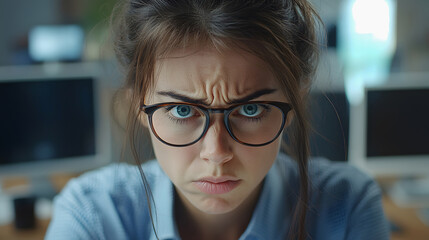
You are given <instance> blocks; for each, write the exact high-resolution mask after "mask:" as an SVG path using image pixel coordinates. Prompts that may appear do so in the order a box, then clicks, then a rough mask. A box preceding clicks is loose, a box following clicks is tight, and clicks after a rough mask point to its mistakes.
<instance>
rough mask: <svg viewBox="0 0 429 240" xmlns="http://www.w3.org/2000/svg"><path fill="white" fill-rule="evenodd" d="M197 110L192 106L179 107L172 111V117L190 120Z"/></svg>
mask: <svg viewBox="0 0 429 240" xmlns="http://www.w3.org/2000/svg"><path fill="white" fill-rule="evenodd" d="M194 112H195V110H194V109H193V108H192V107H191V106H186V105H178V106H175V107H173V108H172V109H171V115H173V116H174V117H176V118H189V117H191V116H193V115H194Z"/></svg>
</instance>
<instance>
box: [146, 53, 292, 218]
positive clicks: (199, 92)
mask: <svg viewBox="0 0 429 240" xmlns="http://www.w3.org/2000/svg"><path fill="white" fill-rule="evenodd" d="M156 73H157V77H156V79H157V80H156V83H155V86H154V91H153V92H152V93H151V97H150V99H146V100H145V104H147V105H150V104H156V103H163V102H184V101H185V100H186V99H192V100H198V101H203V102H204V103H205V104H207V105H208V107H228V106H229V104H228V103H230V102H233V101H234V100H237V99H242V98H245V97H248V96H250V95H252V94H254V93H255V92H258V91H260V90H272V91H265V93H264V94H262V95H261V94H257V95H256V96H255V95H253V96H254V97H255V98H253V99H251V101H282V102H285V101H286V99H285V97H284V96H283V94H282V91H281V90H280V87H279V85H278V83H277V82H276V80H275V78H274V76H273V74H272V73H271V71H270V70H269V68H268V66H267V65H266V64H265V63H264V62H263V61H262V60H260V59H259V58H257V57H255V56H253V55H251V54H249V53H247V52H244V51H224V52H222V53H220V52H218V51H217V50H215V49H213V48H203V49H186V50H181V51H176V52H172V53H171V54H170V55H168V56H167V57H166V58H163V59H161V60H158V63H157V67H156ZM145 117H146V116H145ZM211 119H212V120H211V123H210V126H209V129H208V131H207V133H206V134H205V135H204V137H203V138H202V139H200V141H198V142H197V143H195V144H193V145H190V146H186V147H172V146H168V145H165V144H163V143H162V142H160V141H159V140H158V139H157V138H156V137H155V136H154V134H153V133H152V132H151V138H152V143H153V147H154V151H155V155H156V157H157V159H158V162H159V164H160V165H161V167H162V169H163V170H164V171H165V173H166V174H167V175H168V176H169V178H170V179H171V181H172V182H173V184H174V186H175V187H176V191H177V193H178V195H179V197H180V198H181V200H182V202H183V203H184V205H185V206H186V207H187V208H190V209H193V210H199V211H201V212H204V213H208V214H223V213H229V212H232V211H233V210H235V209H237V208H238V207H239V206H241V205H244V204H245V203H246V202H247V203H250V202H253V203H254V202H255V201H256V199H257V198H258V194H259V190H260V186H261V183H262V180H263V178H264V177H265V175H266V174H267V172H268V170H269V169H270V168H271V166H272V164H273V162H274V160H275V158H276V156H277V153H278V151H279V148H280V142H281V138H277V139H276V140H275V141H274V142H272V143H270V144H268V145H265V146H262V147H250V146H245V145H242V144H240V143H238V142H236V141H235V140H233V139H232V138H231V136H230V135H229V134H228V132H227V130H226V127H225V125H224V123H223V114H221V113H214V114H212V117H211ZM143 121H144V122H146V120H143Z"/></svg>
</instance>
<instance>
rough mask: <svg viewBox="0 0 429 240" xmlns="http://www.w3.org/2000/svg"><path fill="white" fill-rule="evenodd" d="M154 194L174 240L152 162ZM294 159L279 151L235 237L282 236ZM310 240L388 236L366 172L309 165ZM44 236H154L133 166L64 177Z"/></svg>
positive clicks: (159, 174)
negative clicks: (65, 180)
mask: <svg viewBox="0 0 429 240" xmlns="http://www.w3.org/2000/svg"><path fill="white" fill-rule="evenodd" d="M143 169H144V172H145V175H146V178H147V180H148V183H149V185H150V189H151V191H152V194H153V198H154V201H155V206H154V209H155V210H153V216H154V217H153V218H154V225H155V229H156V230H157V234H158V237H159V239H162V240H167V239H171V240H173V239H180V236H179V234H178V230H177V228H176V223H175V219H174V210H173V206H174V196H175V194H174V188H173V185H172V183H171V181H170V180H169V178H168V177H167V176H166V175H165V173H164V172H163V171H162V169H161V168H160V167H159V165H158V163H157V162H156V161H150V162H148V163H145V164H143ZM297 172H298V171H297V166H296V163H295V162H294V161H292V160H290V159H289V158H288V157H287V156H285V155H283V154H279V156H278V158H277V160H276V162H275V163H274V165H273V167H272V168H271V169H270V171H269V173H268V174H267V176H266V178H265V179H264V185H263V189H262V192H261V195H260V197H259V200H258V203H257V205H256V208H255V210H254V212H253V214H252V218H251V221H250V223H249V225H248V226H247V228H246V230H245V231H244V233H243V234H242V236H241V237H240V240H252V239H269V240H277V239H287V235H288V230H289V226H290V221H291V216H292V214H293V213H292V211H293V210H292V206H294V204H295V203H296V199H297V195H298V191H299V179H298V174H297ZM309 175H310V180H311V185H312V188H311V189H312V190H311V191H310V194H311V200H310V203H309V210H308V215H307V231H308V234H309V236H310V237H309V239H335V240H336V239H365V240H368V239H369V240H370V239H377V240H380V239H381V240H383V239H389V231H388V226H387V222H386V219H385V216H384V213H383V209H382V205H381V193H380V190H379V188H378V186H377V185H376V183H375V182H374V181H373V180H372V179H371V178H369V177H368V176H367V175H365V174H363V173H361V172H360V171H359V170H357V169H355V168H354V167H352V166H349V165H347V164H345V163H332V162H329V161H326V160H324V159H317V160H312V161H311V163H310V165H309ZM46 239H150V240H154V239H156V237H155V234H154V231H153V228H152V224H151V220H150V216H149V210H148V204H147V199H146V194H145V190H144V187H143V183H142V180H141V177H140V173H139V171H138V168H137V167H136V166H131V165H127V164H124V163H122V164H113V165H110V166H107V167H104V168H102V169H100V170H96V171H93V172H90V173H86V174H84V175H82V176H81V177H79V178H77V179H73V180H72V181H70V182H69V183H68V184H67V186H66V188H65V189H64V190H63V191H62V192H61V194H59V195H58V196H57V197H56V199H55V204H54V215H53V218H52V222H51V224H50V226H49V229H48V232H47V235H46Z"/></svg>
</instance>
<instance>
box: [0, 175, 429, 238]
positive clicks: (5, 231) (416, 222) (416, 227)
mask: <svg viewBox="0 0 429 240" xmlns="http://www.w3.org/2000/svg"><path fill="white" fill-rule="evenodd" d="M68 179H70V177H69V176H67V177H64V176H61V177H57V178H55V180H54V179H53V181H54V182H55V183H56V184H55V185H56V186H57V187H58V188H59V189H61V188H62V187H63V186H64V185H65V183H66V182H67V180H68ZM383 207H384V211H385V213H386V215H387V217H388V218H389V219H390V220H391V221H392V222H394V223H395V224H397V225H398V226H399V227H400V228H401V229H402V231H400V232H396V233H393V234H392V238H391V239H392V240H420V239H421V240H428V239H429V226H426V225H425V224H424V223H422V221H421V220H420V219H419V218H418V216H417V214H416V211H415V210H414V209H404V208H400V207H398V206H397V205H396V204H395V203H394V202H392V200H390V199H389V198H388V197H386V196H385V197H383ZM48 225H49V220H37V223H36V226H37V227H36V228H35V229H32V230H25V231H18V230H16V229H15V228H14V226H13V224H9V225H5V226H0V239H8V240H38V239H43V237H44V235H45V232H46V230H47V228H48Z"/></svg>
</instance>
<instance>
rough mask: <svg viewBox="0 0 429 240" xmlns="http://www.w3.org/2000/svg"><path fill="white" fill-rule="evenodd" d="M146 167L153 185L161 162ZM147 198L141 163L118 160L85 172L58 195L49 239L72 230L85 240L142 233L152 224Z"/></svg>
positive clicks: (130, 236)
mask: <svg viewBox="0 0 429 240" xmlns="http://www.w3.org/2000/svg"><path fill="white" fill-rule="evenodd" d="M142 166H143V167H142V168H143V171H144V173H145V177H146V179H147V182H148V183H149V185H151V184H153V183H154V182H155V181H156V178H157V177H159V176H160V174H161V172H160V168H159V166H158V164H157V162H156V161H151V162H148V163H146V164H143V165H142ZM146 199H147V198H146V193H145V190H144V185H143V181H142V177H141V175H140V170H139V168H138V167H137V166H134V165H129V164H125V163H117V164H111V165H109V166H106V167H103V168H101V169H97V170H94V171H91V172H88V173H85V174H83V175H81V176H80V177H78V178H75V179H72V180H70V181H69V183H68V184H67V185H66V187H65V188H64V189H63V190H62V191H61V193H60V194H59V195H58V196H57V197H56V198H55V200H54V215H53V218H52V221H51V224H50V226H49V229H48V234H47V239H55V237H51V238H49V236H60V235H61V234H70V233H73V234H74V235H76V236H80V237H81V238H83V239H88V238H93V237H95V238H100V237H101V236H109V237H106V238H107V239H114V238H116V239H123V238H134V237H136V236H142V235H140V234H144V232H145V228H144V225H148V224H147V223H150V220H149V213H148V208H147V205H148V203H147V201H146ZM136 225H139V226H140V228H135V226H136ZM135 229H140V230H141V232H140V233H137V232H134V231H135ZM147 231H150V229H149V225H148V228H147Z"/></svg>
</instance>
